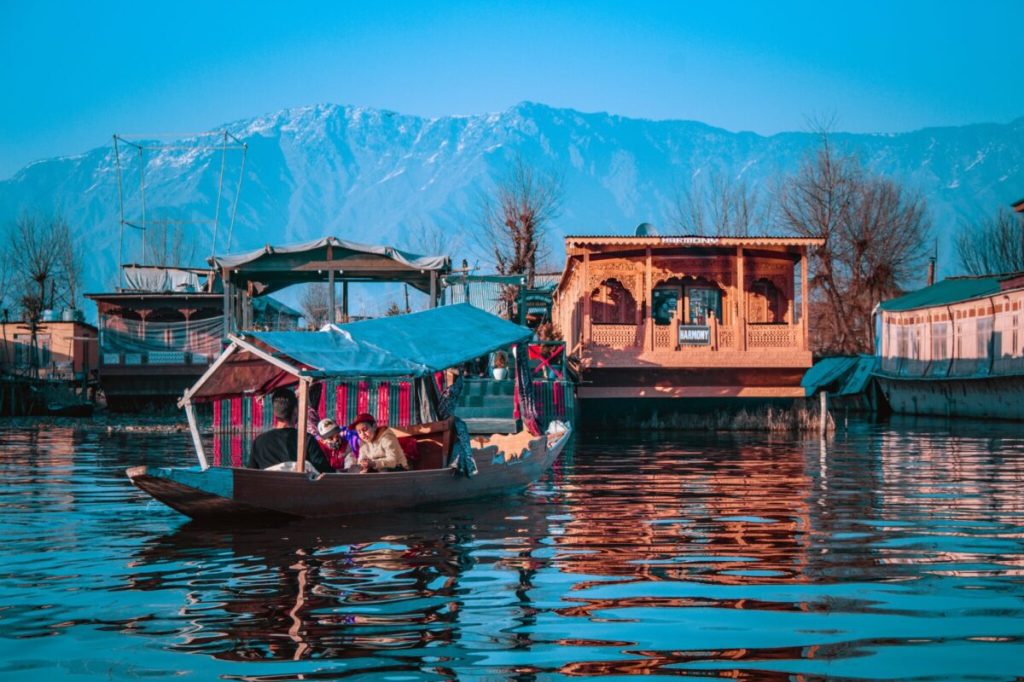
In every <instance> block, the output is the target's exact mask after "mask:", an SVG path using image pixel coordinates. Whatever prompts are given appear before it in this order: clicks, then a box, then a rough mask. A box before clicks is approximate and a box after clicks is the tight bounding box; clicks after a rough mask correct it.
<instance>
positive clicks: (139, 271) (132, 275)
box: [122, 265, 208, 293]
mask: <svg viewBox="0 0 1024 682" xmlns="http://www.w3.org/2000/svg"><path fill="white" fill-rule="evenodd" d="M122 272H124V282H125V288H126V289H130V290H132V291H153V292H160V293H162V292H165V291H181V292H191V291H203V282H202V281H201V280H200V274H202V275H203V276H204V278H205V275H207V274H208V273H207V272H206V271H198V270H194V269H186V268H171V267H161V266H155V265H125V266H124V267H123V268H122Z"/></svg>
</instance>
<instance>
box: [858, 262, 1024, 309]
mask: <svg viewBox="0 0 1024 682" xmlns="http://www.w3.org/2000/svg"><path fill="white" fill-rule="evenodd" d="M1022 279H1024V273H1020V272H1018V273H1008V274H1000V275H983V276H979V277H947V278H946V279H944V280H942V281H941V282H936V283H935V284H933V285H931V286H928V287H925V288H923V289H918V290H917V291H912V292H910V293H909V294H904V295H903V296H898V297H896V298H890V299H889V300H888V301H882V303H880V304H879V306H878V307H879V308H880V309H882V310H885V311H887V312H902V311H904V310H916V309H918V308H931V307H934V306H940V305H950V304H953V303H960V302H961V301H969V300H971V299H975V298H984V297H985V296H992V295H993V294H997V293H999V292H1000V291H1005V290H1006V289H1008V288H1017V287H1018V286H1022V285H1024V281H1021V280H1022ZM1007 285H1009V286H1007Z"/></svg>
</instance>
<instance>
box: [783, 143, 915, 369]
mask: <svg viewBox="0 0 1024 682" xmlns="http://www.w3.org/2000/svg"><path fill="white" fill-rule="evenodd" d="M779 210H780V218H781V222H782V225H783V226H784V227H785V228H787V229H788V230H790V231H791V232H793V233H794V234H796V235H798V236H802V237H816V238H820V239H823V240H825V244H824V246H823V247H822V248H820V249H816V250H814V251H812V255H811V266H812V271H813V276H812V278H811V282H810V283H811V292H810V294H811V303H812V304H813V309H814V310H815V311H816V316H815V320H813V323H814V326H813V327H812V328H813V329H814V330H815V337H816V338H815V339H814V344H813V345H814V346H815V350H817V351H820V352H826V353H870V352H872V350H873V345H874V326H873V324H872V314H873V311H874V308H875V306H876V305H877V304H878V303H879V302H881V301H882V300H884V299H886V298H889V297H891V296H894V295H896V294H898V293H900V291H901V290H902V288H903V286H905V285H906V283H907V282H908V281H910V280H911V279H912V278H913V277H914V275H915V274H916V273H917V272H918V269H919V266H920V265H921V263H922V260H923V258H924V249H923V246H924V241H925V235H926V232H927V228H928V226H927V220H926V213H927V209H926V204H925V201H924V199H923V198H922V197H921V196H920V195H918V194H915V193H912V192H908V191H907V190H905V189H903V188H902V187H901V186H900V185H898V184H896V183H895V182H893V181H891V180H889V179H886V178H879V177H873V176H869V175H867V174H866V173H865V172H864V170H863V169H862V167H861V165H860V163H859V162H858V160H857V159H856V158H855V157H853V156H849V155H842V154H839V153H838V152H837V151H836V150H835V149H834V148H833V146H832V144H831V141H830V139H829V137H828V134H827V133H825V132H822V133H821V144H820V146H819V147H818V149H817V150H816V152H814V153H812V154H810V155H809V156H808V157H807V158H806V159H805V160H804V162H803V163H802V164H801V167H800V169H799V170H798V171H797V173H796V175H795V176H793V177H792V178H790V179H788V180H787V181H786V182H784V183H783V184H782V187H781V190H780V194H779Z"/></svg>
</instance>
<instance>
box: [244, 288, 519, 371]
mask: <svg viewBox="0 0 1024 682" xmlns="http://www.w3.org/2000/svg"><path fill="white" fill-rule="evenodd" d="M532 334H533V332H532V331H531V330H530V329H527V328H526V327H522V326H520V325H517V324H513V323H512V322H508V321H506V320H503V319H501V318H500V317H495V316H494V315H491V314H490V313H487V312H484V311H482V310H478V309H477V308H474V307H473V306H471V305H469V304H467V303H462V304H459V305H450V306H442V307H440V308H433V309H430V310H424V311H422V312H418V313H411V314H409V315H398V316H395V317H382V318H379V319H375V320H365V321H362V322H352V323H350V324H344V325H328V326H327V327H325V328H324V329H323V330H321V331H319V332H257V333H253V334H250V335H248V336H251V337H252V338H254V339H257V340H259V341H260V342H262V343H264V344H266V345H267V346H269V347H271V348H273V349H274V350H275V351H277V353H278V354H280V355H282V356H286V357H288V358H291V359H292V360H294V361H295V362H297V363H300V364H302V365H304V366H306V367H309V368H312V369H315V370H318V371H319V372H321V373H323V374H325V375H330V376H339V377H342V376H422V375H424V374H427V373H430V372H433V371H437V370H443V369H446V368H448V367H452V366H455V365H458V364H460V363H463V362H467V361H469V360H472V359H473V358H477V357H480V356H481V355H485V354H487V353H490V352H491V351H494V350H497V349H498V348H505V347H507V346H510V345H512V344H514V343H516V342H518V341H521V340H523V339H527V338H529V337H530V336H531V335H532Z"/></svg>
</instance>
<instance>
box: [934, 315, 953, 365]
mask: <svg viewBox="0 0 1024 682" xmlns="http://www.w3.org/2000/svg"><path fill="white" fill-rule="evenodd" d="M948 343H949V322H933V323H932V360H948V359H949V346H948Z"/></svg>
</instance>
